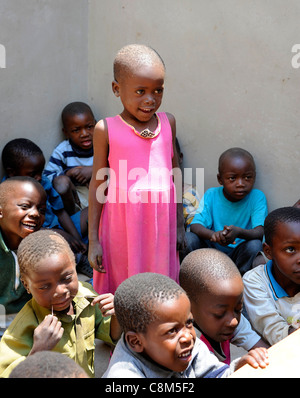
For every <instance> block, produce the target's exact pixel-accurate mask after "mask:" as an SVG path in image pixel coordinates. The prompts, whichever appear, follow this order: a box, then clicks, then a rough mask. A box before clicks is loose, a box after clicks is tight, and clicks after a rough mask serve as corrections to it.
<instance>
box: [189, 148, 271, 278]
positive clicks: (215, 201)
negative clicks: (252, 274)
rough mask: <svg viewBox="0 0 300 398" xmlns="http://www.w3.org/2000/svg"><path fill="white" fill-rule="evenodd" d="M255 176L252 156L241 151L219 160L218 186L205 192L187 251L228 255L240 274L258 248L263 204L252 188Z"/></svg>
mask: <svg viewBox="0 0 300 398" xmlns="http://www.w3.org/2000/svg"><path fill="white" fill-rule="evenodd" d="M255 177H256V171H255V163H254V159H253V157H252V155H251V154H250V153H249V152H247V151H246V150H244V149H241V148H231V149H228V150H227V151H225V152H224V153H223V154H222V155H221V156H220V159H219V173H218V181H219V183H220V185H221V187H217V188H210V189H208V190H207V191H206V192H205V194H204V196H203V198H202V200H201V202H200V205H199V209H198V212H197V214H196V215H195V217H194V219H193V221H192V223H191V232H190V233H187V236H186V238H187V247H188V251H192V250H195V249H200V248H203V247H212V248H216V249H218V250H221V251H223V252H224V253H226V254H228V255H229V256H230V258H231V259H232V260H233V262H234V263H235V264H236V266H237V267H238V268H239V270H240V272H241V274H242V275H243V274H244V273H245V272H246V271H248V270H249V269H251V267H252V263H253V260H254V258H255V257H256V255H257V253H258V252H259V251H260V250H261V249H262V238H263V234H264V231H263V223H264V220H265V217H266V215H267V212H268V210H267V201H266V197H265V195H264V193H263V192H261V191H260V190H258V189H253V186H254V182H255Z"/></svg>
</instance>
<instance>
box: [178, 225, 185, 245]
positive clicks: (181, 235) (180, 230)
mask: <svg viewBox="0 0 300 398" xmlns="http://www.w3.org/2000/svg"><path fill="white" fill-rule="evenodd" d="M185 248H186V239H185V229H184V227H178V226H177V250H184V249H185Z"/></svg>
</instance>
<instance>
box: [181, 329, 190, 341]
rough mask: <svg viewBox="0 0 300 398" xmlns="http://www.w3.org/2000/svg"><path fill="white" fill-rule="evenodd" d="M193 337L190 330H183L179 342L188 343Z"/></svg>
mask: <svg viewBox="0 0 300 398" xmlns="http://www.w3.org/2000/svg"><path fill="white" fill-rule="evenodd" d="M192 338H193V336H192V333H191V330H190V329H187V328H185V329H184V330H183V331H182V333H181V336H180V341H181V342H190V341H191V340H192Z"/></svg>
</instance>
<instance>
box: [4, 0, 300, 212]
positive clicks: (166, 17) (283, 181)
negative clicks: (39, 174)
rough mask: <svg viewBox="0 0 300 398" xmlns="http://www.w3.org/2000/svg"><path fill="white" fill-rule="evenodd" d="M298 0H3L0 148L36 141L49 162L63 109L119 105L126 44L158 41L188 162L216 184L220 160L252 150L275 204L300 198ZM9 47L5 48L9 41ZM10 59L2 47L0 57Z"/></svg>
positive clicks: (113, 109) (106, 112) (108, 109)
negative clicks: (79, 104)
mask: <svg viewBox="0 0 300 398" xmlns="http://www.w3.org/2000/svg"><path fill="white" fill-rule="evenodd" d="M299 21H300V3H299V1H298V0H252V1H250V0H185V1H182V0H152V1H151V2H149V1H146V0H109V1H108V0H89V1H88V0H26V1H25V0H0V44H1V45H2V46H4V47H5V50H6V68H1V66H2V64H1V60H0V128H1V135H0V149H2V148H3V146H4V144H5V143H6V142H7V141H9V140H10V139H13V138H16V137H21V136H23V137H27V138H31V139H33V140H34V141H35V142H36V143H37V144H38V145H40V146H41V148H42V149H43V151H44V153H45V156H46V158H48V157H49V156H50V154H51V152H52V149H53V148H54V146H55V145H56V144H57V143H58V142H60V141H61V140H62V139H63V135H62V133H61V131H60V128H61V125H60V112H61V110H62V108H63V106H64V105H66V104H67V103H68V102H71V101H74V100H83V101H86V102H88V103H89V104H90V105H91V106H92V108H93V110H94V112H95V116H96V118H97V119H99V118H102V117H105V116H111V115H114V114H116V113H119V112H120V111H121V109H122V108H121V104H120V101H119V99H117V98H115V97H114V96H113V94H112V91H111V81H112V62H113V58H114V56H115V53H116V52H117V50H118V49H119V48H120V47H122V46H123V45H125V44H128V43H133V42H138V43H145V44H148V45H151V46H152V47H154V48H155V49H157V50H158V52H159V53H160V54H161V55H162V57H163V58H164V60H165V63H166V66H167V78H166V90H165V95H164V101H163V104H162V107H161V110H163V111H169V112H171V113H173V114H174V115H175V116H176V119H177V129H178V137H179V140H180V143H181V146H182V150H183V152H184V165H185V167H189V168H193V170H194V175H195V172H196V168H204V171H205V172H204V176H205V189H207V188H208V187H210V186H216V185H217V179H216V173H217V160H218V157H219V155H220V153H221V152H223V150H225V149H227V148H229V147H231V146H241V147H244V148H246V149H248V150H249V151H250V152H251V153H252V154H253V156H254V157H255V160H256V164H257V172H258V175H257V182H256V187H257V188H260V189H262V190H263V191H264V192H265V193H266V195H267V198H268V202H269V207H270V209H273V208H275V207H279V206H283V205H289V204H293V203H294V202H295V201H296V200H297V199H298V197H299V196H300V192H299V188H298V180H299V166H298V164H299V161H298V159H299V121H300V117H299V104H300V90H299V87H300V84H299V83H300V69H295V68H293V67H292V64H291V60H292V57H293V55H294V54H293V53H292V52H291V49H292V47H293V45H294V44H296V43H300V23H299ZM2 46H1V50H2V49H3V47H2ZM0 56H1V54H0Z"/></svg>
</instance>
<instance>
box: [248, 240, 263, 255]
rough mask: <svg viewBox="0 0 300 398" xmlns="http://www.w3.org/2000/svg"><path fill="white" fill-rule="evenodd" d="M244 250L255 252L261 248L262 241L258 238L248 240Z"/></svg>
mask: <svg viewBox="0 0 300 398" xmlns="http://www.w3.org/2000/svg"><path fill="white" fill-rule="evenodd" d="M246 250H247V251H248V253H249V256H250V255H254V254H257V253H258V252H260V251H261V250H262V241H261V240H260V239H252V240H248V241H247V243H246Z"/></svg>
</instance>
